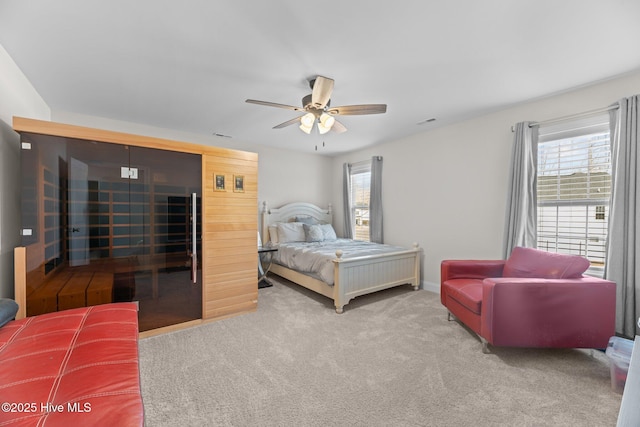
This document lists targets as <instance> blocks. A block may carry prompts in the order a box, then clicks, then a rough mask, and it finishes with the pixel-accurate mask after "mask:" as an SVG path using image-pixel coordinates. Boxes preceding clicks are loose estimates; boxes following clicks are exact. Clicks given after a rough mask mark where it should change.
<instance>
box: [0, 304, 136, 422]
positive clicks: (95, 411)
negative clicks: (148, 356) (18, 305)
mask: <svg viewBox="0 0 640 427" xmlns="http://www.w3.org/2000/svg"><path fill="white" fill-rule="evenodd" d="M0 380H1V382H0V403H1V404H2V410H1V411H0V425H2V426H5V425H6V426H36V425H38V426H39V425H46V426H65V427H66V426H142V425H143V422H144V419H143V418H144V410H143V405H142V396H141V393H140V373H139V368H138V312H137V306H136V305H135V304H133V303H118V304H105V305H99V306H93V307H85V308H78V309H73V310H65V311H60V312H57V313H49V314H43V315H40V316H33V317H27V318H25V319H20V320H15V321H10V322H8V323H7V324H5V325H4V326H2V327H0Z"/></svg>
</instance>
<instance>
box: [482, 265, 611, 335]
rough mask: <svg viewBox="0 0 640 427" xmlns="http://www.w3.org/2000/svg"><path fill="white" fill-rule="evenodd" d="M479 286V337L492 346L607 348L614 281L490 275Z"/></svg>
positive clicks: (592, 278) (586, 278)
mask: <svg viewBox="0 0 640 427" xmlns="http://www.w3.org/2000/svg"><path fill="white" fill-rule="evenodd" d="M482 287H483V289H482V315H481V331H482V333H481V335H482V336H483V337H484V338H485V339H486V340H487V341H488V342H489V343H491V344H494V345H498V346H513V347H565V348H606V346H607V343H608V340H609V338H610V337H611V336H613V335H614V334H615V306H616V284H615V283H614V282H611V281H608V280H603V279H598V278H595V277H588V276H584V277H582V278H577V279H531V278H489V279H485V280H484V281H483V284H482Z"/></svg>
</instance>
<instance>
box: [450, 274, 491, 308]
mask: <svg viewBox="0 0 640 427" xmlns="http://www.w3.org/2000/svg"><path fill="white" fill-rule="evenodd" d="M443 286H444V288H445V289H444V291H445V292H446V294H447V297H449V298H453V299H455V300H456V301H458V302H459V303H460V304H462V305H463V306H464V307H466V308H467V309H468V310H471V311H472V312H474V313H476V314H480V310H481V309H482V279H451V280H447V281H446V282H444V284H443Z"/></svg>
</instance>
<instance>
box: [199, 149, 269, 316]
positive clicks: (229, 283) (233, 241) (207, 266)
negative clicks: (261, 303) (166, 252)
mask: <svg viewBox="0 0 640 427" xmlns="http://www.w3.org/2000/svg"><path fill="white" fill-rule="evenodd" d="M202 170H203V184H202V191H203V193H204V194H203V206H202V207H203V221H202V222H203V227H204V253H205V254H206V255H207V256H206V258H205V259H203V264H204V265H203V268H202V276H203V283H204V285H205V286H204V288H203V307H202V317H203V318H204V319H209V318H217V317H226V316H228V315H230V314H233V313H237V312H244V311H250V310H255V308H256V307H257V303H258V286H257V270H256V269H257V263H258V253H257V241H258V210H257V206H258V158H257V155H255V154H252V153H241V152H236V153H233V155H232V156H228V157H221V156H217V155H210V154H206V155H204V156H203V167H202ZM214 175H224V177H225V190H224V191H217V190H215V189H214ZM236 175H238V176H242V177H243V181H244V191H242V192H239V191H235V190H234V176H236Z"/></svg>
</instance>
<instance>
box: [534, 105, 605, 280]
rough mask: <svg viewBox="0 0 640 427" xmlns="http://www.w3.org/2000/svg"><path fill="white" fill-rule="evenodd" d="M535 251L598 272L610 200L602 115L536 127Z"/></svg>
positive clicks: (603, 254)
mask: <svg viewBox="0 0 640 427" xmlns="http://www.w3.org/2000/svg"><path fill="white" fill-rule="evenodd" d="M537 181H538V182H537V185H538V191H537V196H538V230H537V238H538V248H539V249H543V250H547V251H550V252H558V253H567V254H577V255H582V256H585V257H586V258H588V259H589V261H591V264H592V266H594V267H603V266H604V259H605V247H606V240H607V223H608V218H609V199H610V196H611V151H610V144H609V116H608V115H607V114H603V115H598V116H594V117H589V118H583V119H580V120H575V121H571V122H565V123H561V124H555V125H552V126H546V127H543V126H541V127H540V131H539V139H538V176H537Z"/></svg>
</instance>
